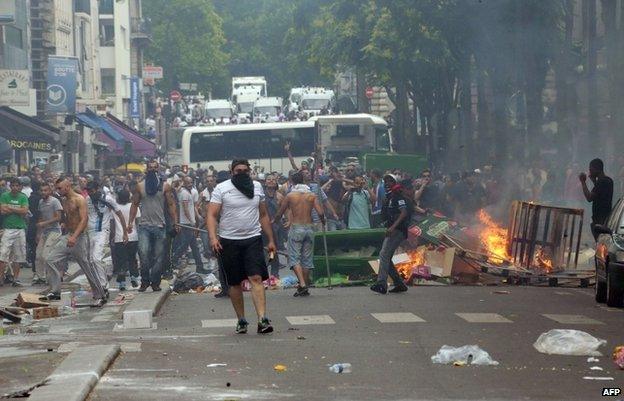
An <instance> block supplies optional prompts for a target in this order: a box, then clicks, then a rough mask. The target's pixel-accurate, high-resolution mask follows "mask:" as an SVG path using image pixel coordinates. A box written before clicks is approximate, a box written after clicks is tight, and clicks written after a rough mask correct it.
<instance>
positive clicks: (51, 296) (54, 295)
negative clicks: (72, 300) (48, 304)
mask: <svg viewBox="0 0 624 401" xmlns="http://www.w3.org/2000/svg"><path fill="white" fill-rule="evenodd" d="M44 298H45V300H46V301H60V300H61V294H60V293H58V292H51V293H49V294H48V295H46V296H45V297H44Z"/></svg>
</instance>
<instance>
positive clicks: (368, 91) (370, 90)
mask: <svg viewBox="0 0 624 401" xmlns="http://www.w3.org/2000/svg"><path fill="white" fill-rule="evenodd" d="M374 93H375V92H374V91H373V88H371V87H370V86H369V87H367V88H366V97H367V98H369V99H372V98H373V94H374Z"/></svg>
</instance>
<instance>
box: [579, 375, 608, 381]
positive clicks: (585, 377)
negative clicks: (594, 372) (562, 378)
mask: <svg viewBox="0 0 624 401" xmlns="http://www.w3.org/2000/svg"><path fill="white" fill-rule="evenodd" d="M583 379H585V380H605V381H606V380H613V377H594V376H584V377H583Z"/></svg>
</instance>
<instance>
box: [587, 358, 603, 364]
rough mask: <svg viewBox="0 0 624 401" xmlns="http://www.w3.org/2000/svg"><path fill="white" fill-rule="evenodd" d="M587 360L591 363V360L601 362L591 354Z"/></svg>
mask: <svg viewBox="0 0 624 401" xmlns="http://www.w3.org/2000/svg"><path fill="white" fill-rule="evenodd" d="M587 362H589V363H591V362H600V359H598V358H594V357H593V356H590V357H589V358H587Z"/></svg>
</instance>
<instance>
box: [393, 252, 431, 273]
mask: <svg viewBox="0 0 624 401" xmlns="http://www.w3.org/2000/svg"><path fill="white" fill-rule="evenodd" d="M426 250H427V248H426V247H424V246H421V247H418V248H416V249H412V250H408V251H406V252H405V253H407V255H408V256H409V258H410V260H409V262H403V263H397V264H396V265H394V267H396V269H397V271H398V272H399V274H400V275H401V277H403V279H405V280H407V279H409V278H410V277H411V276H412V269H413V268H414V267H418V266H422V265H424V264H425V251H426Z"/></svg>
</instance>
